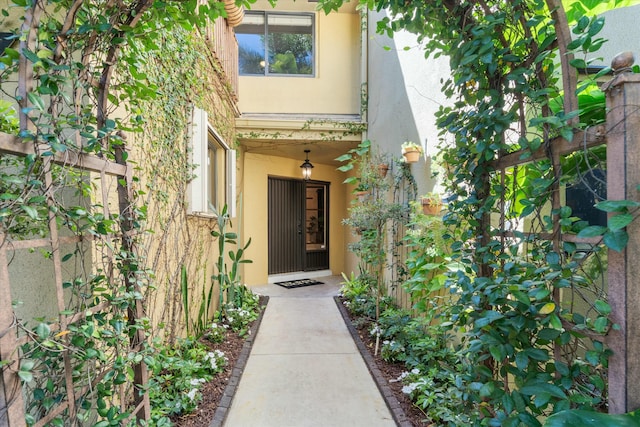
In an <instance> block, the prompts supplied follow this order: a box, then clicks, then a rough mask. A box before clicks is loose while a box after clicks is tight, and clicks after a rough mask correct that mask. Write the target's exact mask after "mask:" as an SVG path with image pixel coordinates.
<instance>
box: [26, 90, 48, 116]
mask: <svg viewBox="0 0 640 427" xmlns="http://www.w3.org/2000/svg"><path fill="white" fill-rule="evenodd" d="M27 98H29V102H31V104H33V106H34V107H35V108H36V109H37V110H40V111H44V101H43V100H42V98H40V96H38V94H36V93H33V92H29V93H28V94H27Z"/></svg>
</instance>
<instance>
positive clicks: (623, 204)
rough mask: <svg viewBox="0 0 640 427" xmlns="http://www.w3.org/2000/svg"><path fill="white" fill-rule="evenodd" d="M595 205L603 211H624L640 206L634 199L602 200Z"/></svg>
mask: <svg viewBox="0 0 640 427" xmlns="http://www.w3.org/2000/svg"><path fill="white" fill-rule="evenodd" d="M595 206H596V208H598V209H600V210H601V211H605V212H626V211H627V209H628V208H637V207H640V202H636V201H634V200H604V201H602V202H598V203H596V205H595Z"/></svg>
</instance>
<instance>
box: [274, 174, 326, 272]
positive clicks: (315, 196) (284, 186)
mask: <svg viewBox="0 0 640 427" xmlns="http://www.w3.org/2000/svg"><path fill="white" fill-rule="evenodd" d="M268 191H269V195H268V199H269V209H268V211H269V218H268V220H269V222H268V227H269V232H268V234H269V254H268V258H269V274H280V273H291V272H295V271H309V270H323V269H327V268H329V242H328V235H329V217H328V213H329V205H328V200H329V184H328V183H322V182H315V181H302V180H295V179H286V178H275V177H270V178H269V190H268Z"/></svg>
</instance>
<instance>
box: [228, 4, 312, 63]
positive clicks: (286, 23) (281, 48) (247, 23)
mask: <svg viewBox="0 0 640 427" xmlns="http://www.w3.org/2000/svg"><path fill="white" fill-rule="evenodd" d="M313 35H314V15H313V14H312V13H300V14H293V13H281V12H278V13H276V12H245V16H244V19H243V21H242V24H241V25H239V26H238V27H237V28H236V38H237V39H238V54H239V72H240V75H245V76H246V75H254V76H255V75H258V76H264V75H298V76H299V75H302V76H313V75H314V36H313Z"/></svg>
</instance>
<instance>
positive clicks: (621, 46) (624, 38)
mask: <svg viewBox="0 0 640 427" xmlns="http://www.w3.org/2000/svg"><path fill="white" fill-rule="evenodd" d="M603 16H604V18H605V25H604V28H603V29H602V31H601V32H600V34H598V35H597V36H596V37H601V38H604V39H606V40H607V42H606V43H605V44H604V45H603V46H602V48H601V49H600V51H598V52H596V53H594V54H591V55H590V57H591V58H594V59H595V61H594V63H593V65H606V66H608V65H611V60H612V59H613V58H614V57H615V56H616V55H617V54H618V53H620V52H623V51H631V52H633V53H634V54H635V55H636V63H638V55H639V54H640V39H639V38H638V35H637V30H635V28H636V27H637V25H638V19H640V5H639V6H630V7H625V8H621V9H615V10H611V11H609V12H607V13H605V14H604V15H603ZM621 29H624V30H623V31H621Z"/></svg>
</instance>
